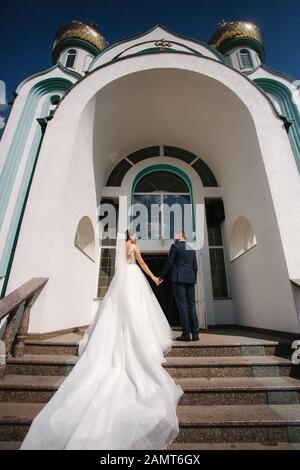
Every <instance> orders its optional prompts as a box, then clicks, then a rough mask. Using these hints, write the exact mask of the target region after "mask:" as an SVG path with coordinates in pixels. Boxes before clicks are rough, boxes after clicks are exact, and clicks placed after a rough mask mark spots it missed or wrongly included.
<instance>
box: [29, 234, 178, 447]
mask: <svg viewBox="0 0 300 470" xmlns="http://www.w3.org/2000/svg"><path fill="white" fill-rule="evenodd" d="M136 240H137V236H136V234H135V233H133V232H129V231H128V230H127V231H126V240H125V241H124V236H123V237H122V236H121V234H118V239H117V249H116V271H115V274H114V277H113V279H112V281H111V283H110V286H109V288H108V290H107V293H106V295H105V296H104V299H103V301H102V304H101V305H100V307H99V308H98V311H97V313H96V315H95V317H94V320H93V321H92V323H91V324H90V326H89V328H88V329H87V331H86V333H85V335H84V337H83V338H82V340H81V341H80V343H79V351H78V354H79V359H78V361H77V363H76V365H75V367H74V368H73V369H72V371H71V372H70V374H69V375H68V377H67V378H66V379H65V380H64V382H63V383H62V385H61V386H60V388H59V389H58V391H57V392H56V393H55V395H54V396H53V397H52V399H51V400H50V401H49V402H48V403H47V404H46V406H45V407H44V408H43V409H42V410H41V412H40V413H39V414H38V415H37V416H36V417H35V419H34V420H33V422H32V424H31V427H30V429H29V431H28V433H27V435H26V437H25V440H24V441H23V443H22V445H21V449H22V450H25V449H89V450H92V449H94V450H99V449H102V450H111V449H115V450H123V449H141V450H144V449H145V450H146V449H155V450H159V449H166V448H167V447H168V445H169V444H170V443H171V442H172V441H173V440H174V439H175V437H176V436H177V434H178V432H179V427H178V419H177V415H176V407H177V404H178V402H179V399H180V397H181V396H182V394H183V390H182V388H181V386H180V385H179V384H177V383H175V381H174V380H173V379H172V378H171V377H170V375H169V374H168V373H167V371H166V370H165V369H164V367H163V366H162V363H164V362H166V360H165V359H164V355H165V354H166V353H167V352H168V351H169V350H170V349H171V347H172V329H171V327H170V325H169V323H168V321H167V319H166V317H165V315H164V313H163V311H162V309H161V307H160V305H159V303H158V300H157V299H156V297H155V294H154V293H153V291H152V289H151V286H150V284H149V282H148V280H147V279H146V277H145V276H144V274H143V273H142V271H141V269H140V268H139V266H138V264H139V265H140V267H141V268H142V269H143V271H144V272H145V273H147V274H148V275H150V277H151V278H152V279H153V280H154V282H156V284H158V283H159V279H158V278H157V277H155V276H154V274H153V273H152V272H151V271H150V269H149V268H148V266H147V265H146V263H145V262H144V261H143V258H142V256H141V253H140V250H139V248H138V246H137V245H136Z"/></svg>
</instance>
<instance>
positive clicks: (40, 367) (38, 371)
mask: <svg viewBox="0 0 300 470" xmlns="http://www.w3.org/2000/svg"><path fill="white" fill-rule="evenodd" d="M77 361H78V357H77V356H72V355H71V356H63V355H50V354H47V355H46V354H45V355H44V354H37V355H34V354H24V356H22V357H10V358H9V359H8V360H7V368H6V373H7V374H8V375H11V374H13V375H16V374H19V375H41V376H43V375H57V376H59V375H63V376H67V375H68V374H69V372H70V371H71V369H72V368H73V366H74V365H75V364H76V362H77Z"/></svg>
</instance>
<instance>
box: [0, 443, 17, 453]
mask: <svg viewBox="0 0 300 470" xmlns="http://www.w3.org/2000/svg"><path fill="white" fill-rule="evenodd" d="M21 444H22V441H0V451H1V450H18V449H19V448H20V446H21Z"/></svg>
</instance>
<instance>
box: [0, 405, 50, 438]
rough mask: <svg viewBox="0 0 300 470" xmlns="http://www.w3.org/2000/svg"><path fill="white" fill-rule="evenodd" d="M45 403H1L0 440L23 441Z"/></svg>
mask: <svg viewBox="0 0 300 470" xmlns="http://www.w3.org/2000/svg"><path fill="white" fill-rule="evenodd" d="M43 407H44V403H3V402H1V403H0V441H9V442H11V441H22V440H23V439H24V437H25V435H26V433H27V431H28V429H29V427H30V424H31V422H32V420H33V419H34V418H35V416H36V415H37V414H38V413H39V412H40V410H41V409H42V408H43Z"/></svg>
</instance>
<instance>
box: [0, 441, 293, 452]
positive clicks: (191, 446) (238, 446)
mask: <svg viewBox="0 0 300 470" xmlns="http://www.w3.org/2000/svg"><path fill="white" fill-rule="evenodd" d="M0 449H1V447H0ZM167 450H186V451H187V450H265V451H268V450H271V451H272V450H297V451H299V450H300V444H293V443H291V442H276V443H269V444H268V443H265V444H260V443H259V442H228V443H206V444H205V443H202V444H201V443H199V442H174V443H172V444H170V445H169V447H168V448H167Z"/></svg>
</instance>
